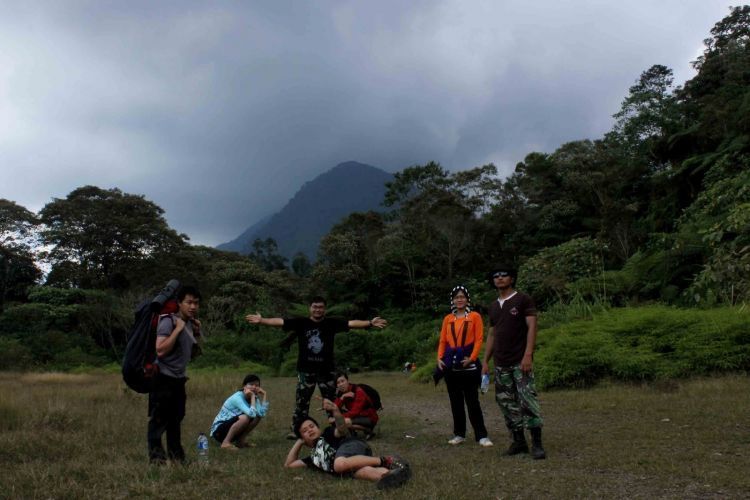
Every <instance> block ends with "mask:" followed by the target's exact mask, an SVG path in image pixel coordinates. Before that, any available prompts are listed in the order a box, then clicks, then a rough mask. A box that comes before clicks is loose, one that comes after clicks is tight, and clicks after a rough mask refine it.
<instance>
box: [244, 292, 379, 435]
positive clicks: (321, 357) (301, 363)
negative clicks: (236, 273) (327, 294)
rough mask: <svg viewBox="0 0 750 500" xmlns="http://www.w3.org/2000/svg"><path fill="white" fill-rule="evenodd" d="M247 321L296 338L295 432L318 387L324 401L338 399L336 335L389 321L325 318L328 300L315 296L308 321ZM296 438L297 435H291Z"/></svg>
mask: <svg viewBox="0 0 750 500" xmlns="http://www.w3.org/2000/svg"><path fill="white" fill-rule="evenodd" d="M245 319H246V320H247V322H248V323H250V324H251V325H265V326H275V327H280V328H283V329H284V331H287V332H294V334H295V335H296V336H297V345H298V346H299V355H298V357H297V392H296V398H295V407H294V414H293V416H292V429H294V428H295V426H296V425H297V424H298V423H299V420H300V419H301V418H302V417H304V416H307V415H308V414H309V411H310V398H311V397H312V395H313V393H314V392H315V386H316V385H317V386H318V388H319V389H320V394H321V396H322V397H323V398H325V399H329V400H331V401H333V400H334V399H335V398H336V372H335V369H336V366H335V361H334V357H333V341H334V336H335V335H336V334H337V333H339V332H346V331H349V330H351V329H353V328H362V329H367V328H371V327H373V326H374V327H375V328H385V327H386V326H387V324H388V322H387V321H386V320H385V319H383V318H380V317H375V318H373V319H371V320H360V319H351V320H345V319H339V318H327V317H326V301H325V299H324V298H323V297H320V296H316V297H313V298H312V299H311V301H310V316H309V317H307V318H263V317H262V316H261V315H260V314H258V313H255V314H248V315H247V316H246V317H245ZM288 437H289V438H290V439H294V438H295V436H294V433H292V434H291V435H290V436H288Z"/></svg>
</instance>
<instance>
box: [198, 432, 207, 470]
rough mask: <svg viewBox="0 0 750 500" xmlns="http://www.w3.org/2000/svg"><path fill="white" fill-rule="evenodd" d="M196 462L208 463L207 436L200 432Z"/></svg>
mask: <svg viewBox="0 0 750 500" xmlns="http://www.w3.org/2000/svg"><path fill="white" fill-rule="evenodd" d="M198 462H200V463H203V464H207V463H208V438H207V437H206V435H205V434H204V433H202V432H201V433H200V434H198Z"/></svg>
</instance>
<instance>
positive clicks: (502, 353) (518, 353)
mask: <svg viewBox="0 0 750 500" xmlns="http://www.w3.org/2000/svg"><path fill="white" fill-rule="evenodd" d="M515 280H516V271H515V269H513V268H512V267H511V266H498V267H497V268H495V270H493V271H492V272H491V273H490V283H491V285H492V286H493V287H494V288H495V289H496V290H497V295H498V299H497V300H496V301H495V302H493V303H492V305H490V307H489V316H490V332H489V335H488V336H487V348H486V350H485V355H484V363H483V364H482V373H489V362H490V359H493V360H494V363H495V400H496V401H497V404H498V405H499V406H500V409H501V410H502V412H503V416H504V417H505V425H506V426H507V427H508V429H509V430H510V431H511V432H512V434H513V442H512V443H511V445H510V447H509V448H508V450H507V451H506V452H505V453H506V455H517V454H519V453H528V451H529V447H528V444H526V437H525V436H524V430H523V427H524V423H525V424H526V427H527V428H528V429H529V432H530V433H531V456H532V457H533V458H534V459H542V458H545V457H546V454H545V451H544V448H543V447H542V414H541V411H540V408H539V399H538V396H537V393H536V389H535V387H534V372H533V370H532V364H533V356H534V345H535V343H536V332H537V323H536V316H537V312H536V307H535V305H534V300H533V299H532V298H531V297H529V296H528V295H526V294H525V293H521V292H518V291H516V290H515V289H514V288H513V287H514V285H515Z"/></svg>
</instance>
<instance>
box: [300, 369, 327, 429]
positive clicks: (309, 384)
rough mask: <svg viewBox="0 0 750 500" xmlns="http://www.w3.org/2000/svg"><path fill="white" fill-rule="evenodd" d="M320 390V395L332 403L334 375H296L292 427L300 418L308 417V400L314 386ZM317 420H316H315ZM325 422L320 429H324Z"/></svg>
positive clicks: (301, 373)
mask: <svg viewBox="0 0 750 500" xmlns="http://www.w3.org/2000/svg"><path fill="white" fill-rule="evenodd" d="M316 385H317V386H318V388H319V389H320V395H321V396H323V397H324V398H326V399H330V400H331V401H333V400H334V399H336V374H335V373H333V372H329V373H304V372H299V373H297V392H296V395H295V401H294V415H292V426H294V424H295V423H296V422H298V421H299V420H300V419H301V418H303V417H305V416H307V415H309V412H310V399H311V398H312V395H313V393H314V392H315V386H316ZM316 420H317V418H316ZM326 425H327V422H321V428H325V426H326Z"/></svg>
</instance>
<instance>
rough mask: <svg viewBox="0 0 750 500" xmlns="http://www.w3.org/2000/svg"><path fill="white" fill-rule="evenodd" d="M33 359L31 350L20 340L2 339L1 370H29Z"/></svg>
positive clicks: (0, 340)
mask: <svg viewBox="0 0 750 500" xmlns="http://www.w3.org/2000/svg"><path fill="white" fill-rule="evenodd" d="M33 359H34V356H33V355H32V353H31V349H29V348H28V347H27V346H25V345H23V344H22V343H21V342H20V341H19V340H17V339H13V338H4V337H0V370H19V369H28V368H30V366H31V365H32V363H33Z"/></svg>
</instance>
